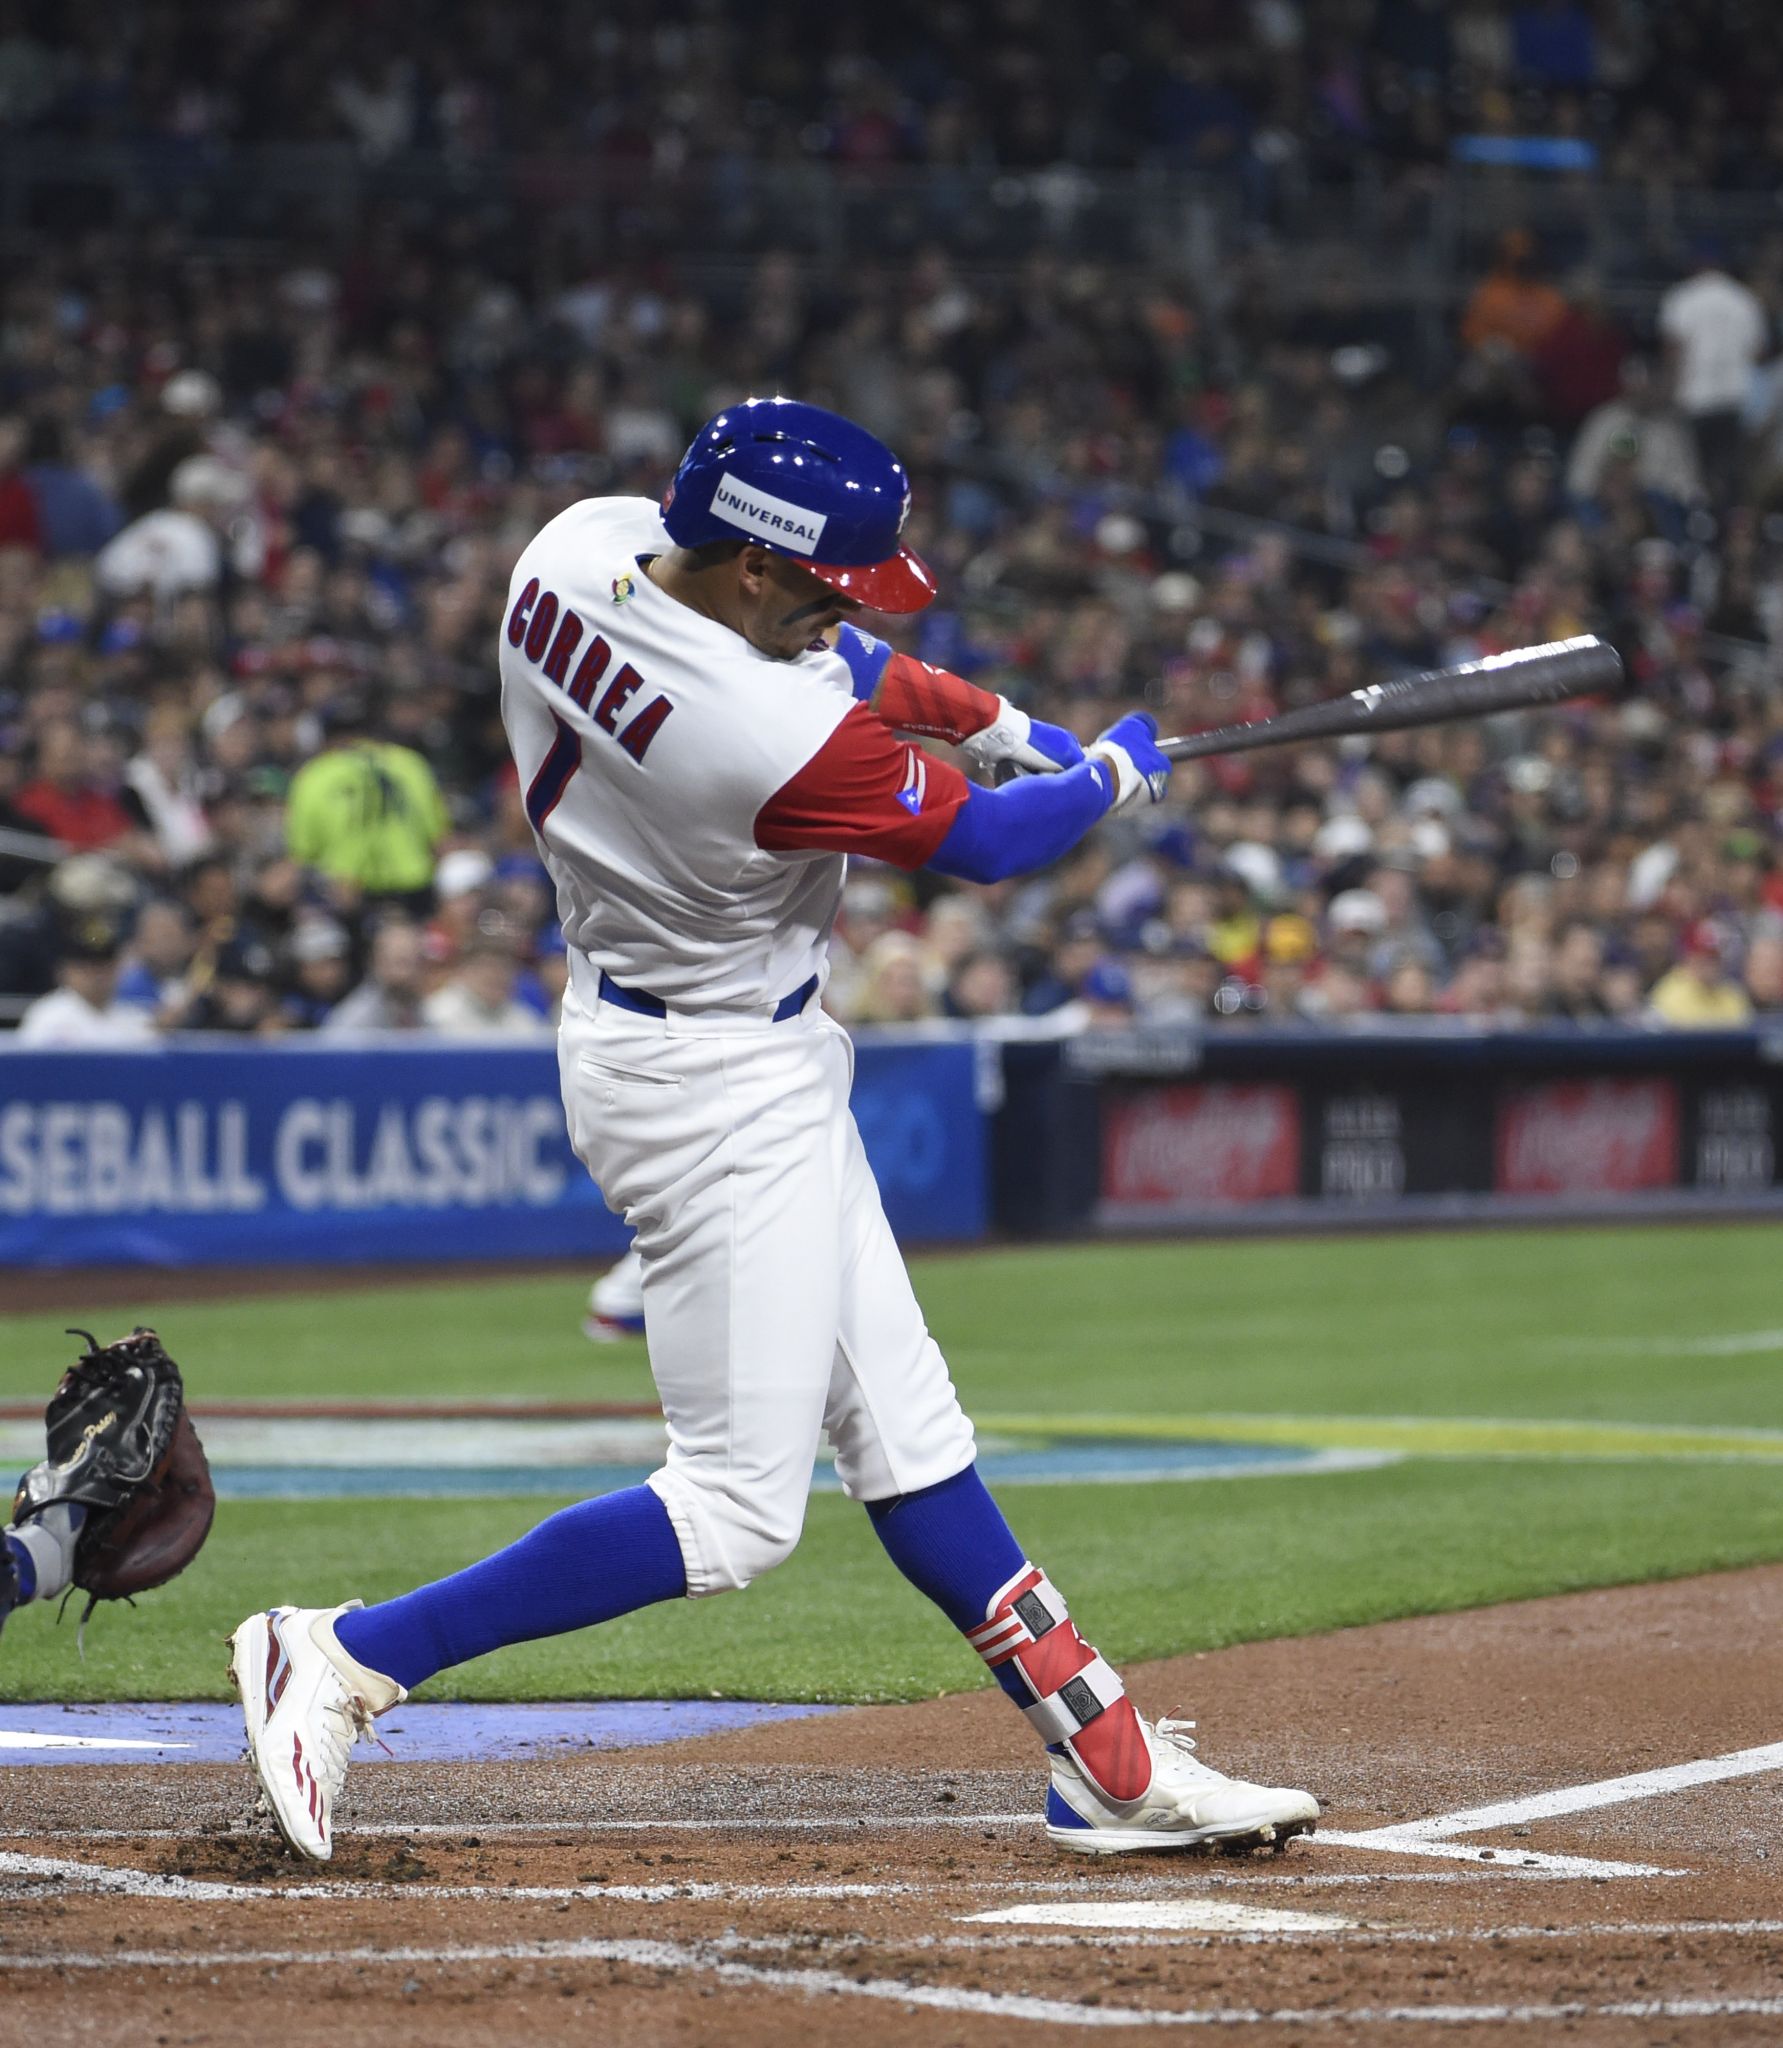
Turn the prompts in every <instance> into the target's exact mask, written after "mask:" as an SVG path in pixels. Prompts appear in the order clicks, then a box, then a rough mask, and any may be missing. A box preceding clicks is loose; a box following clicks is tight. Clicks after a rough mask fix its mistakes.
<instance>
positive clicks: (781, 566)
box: [739, 548, 861, 661]
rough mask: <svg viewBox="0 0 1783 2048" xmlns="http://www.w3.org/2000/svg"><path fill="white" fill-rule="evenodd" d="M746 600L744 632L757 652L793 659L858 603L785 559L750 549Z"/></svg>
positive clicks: (743, 567)
mask: <svg viewBox="0 0 1783 2048" xmlns="http://www.w3.org/2000/svg"><path fill="white" fill-rule="evenodd" d="M739 580H740V583H741V588H742V597H743V618H742V621H741V627H742V633H743V637H744V639H745V640H747V641H748V642H749V644H750V646H751V647H753V648H755V649H756V651H757V652H758V653H761V654H767V655H772V656H773V658H774V659H775V660H776V661H791V660H792V658H793V657H794V656H795V655H798V654H803V653H804V651H805V649H806V648H807V647H809V646H811V645H812V643H813V642H814V641H817V640H819V639H821V638H822V636H823V635H824V634H825V633H827V632H828V631H829V630H830V628H831V627H832V626H835V625H838V624H839V623H840V622H841V621H842V620H843V619H845V618H847V617H848V616H849V615H850V614H851V613H853V612H858V611H859V610H860V609H861V605H860V602H859V600H858V599H856V598H852V597H844V596H843V594H842V593H841V591H839V590H832V589H831V588H830V586H829V585H828V584H827V583H826V582H824V580H823V578H822V577H821V576H813V575H812V573H811V571H810V570H809V569H804V568H801V567H800V566H799V564H798V563H797V562H794V561H790V560H788V558H787V557H786V556H785V555H776V554H774V553H772V552H771V551H770V550H769V549H767V548H747V549H745V550H744V552H743V554H742V556H741V557H740V561H739Z"/></svg>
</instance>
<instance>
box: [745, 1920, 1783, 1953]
mask: <svg viewBox="0 0 1783 2048" xmlns="http://www.w3.org/2000/svg"><path fill="white" fill-rule="evenodd" d="M978 1917H981V1916H977V1915H975V1916H974V1918H978ZM1042 1924H1044V1923H1042ZM1309 1931H1311V1930H1309ZM1328 1931H1329V1933H1330V1936H1331V1938H1332V1939H1334V1940H1341V1941H1342V1942H1343V1944H1344V1946H1345V1947H1346V1948H1372V1947H1374V1946H1375V1945H1376V1944H1377V1943H1379V1944H1387V1945H1395V1944H1403V1943H1410V1944H1411V1945H1413V1946H1415V1947H1420V1948H1446V1947H1449V1946H1451V1945H1455V1944H1459V1943H1462V1942H1469V1941H1492V1942H1499V1941H1536V1942H1565V1941H1642V1940H1647V1941H1685V1940H1689V1939H1690V1938H1691V1937H1692V1936H1702V1937H1703V1938H1705V1939H1707V1938H1710V1937H1712V1938H1713V1939H1715V1940H1717V1941H1723V1940H1755V1939H1757V1938H1759V1937H1761V1936H1771V1935H1777V1934H1783V1920H1585V1921H1579V1922H1577V1923H1575V1924H1573V1925H1571V1926H1558V1925H1556V1926H1551V1927H1382V1926H1379V1925H1377V1924H1374V1923H1371V1922H1363V1923H1361V1924H1358V1925H1352V1926H1350V1927H1347V1928H1335V1929H1331V1930H1328ZM849 1938H850V1939H858V1940H859V1941H860V1942H861V1943H862V1944H863V1945H866V1944H867V1943H869V1941H871V1943H872V1945H873V1946H875V1947H878V1948H896V1949H899V1950H903V1949H906V1948H911V1947H923V1948H957V1949H965V1950H977V1949H992V1950H995V1949H1005V1948H1011V1949H1014V1948H1059V1949H1082V1948H1086V1947H1089V1948H1228V1947H1231V1946H1233V1945H1234V1944H1236V1945H1237V1946H1239V1947H1241V1948H1245V1947H1249V1948H1265V1947H1269V1946H1272V1945H1279V1944H1280V1942H1281V1941H1282V1940H1283V1939H1284V1938H1289V1939H1291V1938H1292V1937H1291V1936H1286V1937H1285V1931H1276V1932H1269V1931H1266V1930H1257V1929H1244V1930H1238V1929H1234V1930H1233V1931H1232V1932H1231V1933H1229V1934H1227V1933H1214V1932H1207V1931H1202V1930H1183V1931H1180V1932H1179V1931H1177V1930H1174V1929H1166V1928H1159V1929H1156V1930H1145V1931H1128V1930H1122V1929H1117V1928H1108V1929H1103V1928H1100V1927H1098V1928H1097V1929H1096V1930H1095V1931H1094V1933H1093V1934H1089V1935H1086V1934H944V1935H937V1936H931V1937H927V1938H919V1939H918V1940H915V1941H912V1940H906V1939H891V1940H888V1939H887V1938H885V1937H883V1936H880V1937H878V1938H876V1939H875V1938H872V1937H869V1936H866V1935H861V1936H859V1937H849ZM1320 1938H1321V1939H1323V1938H1324V1937H1323V1935H1321V1936H1320ZM828 1939H829V1940H830V1941H831V1942H832V1943H833V1942H834V1940H835V1939H836V1937H828ZM752 1940H756V1941H759V1942H760V1944H761V1946H763V1947H764V1948H766V1947H772V1946H776V1945H778V1946H781V1947H784V1946H785V1944H784V1942H782V1943H779V1944H775V1943H773V1942H772V1941H771V1940H768V1939H765V1938H763V1937H759V1936H757V1937H752Z"/></svg>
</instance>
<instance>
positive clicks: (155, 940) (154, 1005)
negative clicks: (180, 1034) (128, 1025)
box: [117, 896, 193, 1020]
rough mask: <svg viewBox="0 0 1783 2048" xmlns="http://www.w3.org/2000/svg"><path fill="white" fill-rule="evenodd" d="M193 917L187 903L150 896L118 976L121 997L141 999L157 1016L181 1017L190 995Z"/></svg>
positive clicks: (127, 1000)
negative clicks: (188, 978)
mask: <svg viewBox="0 0 1783 2048" xmlns="http://www.w3.org/2000/svg"><path fill="white" fill-rule="evenodd" d="M192 944H193V941H192V921H191V919H190V918H189V917H188V916H187V914H186V910H185V907H184V905H183V904H180V903H177V902H174V901H173V900H172V899H171V898H169V897H164V896H153V897H150V899H149V900H148V902H147V903H145V904H144V905H143V906H142V908H141V910H139V911H138V912H137V914H136V928H135V930H134V931H132V932H131V934H130V946H129V951H128V953H127V954H126V956H125V960H124V964H123V968H122V971H121V972H120V974H119V976H118V989H117V994H118V1000H119V1002H122V1003H138V1004H140V1005H141V1006H142V1007H143V1008H144V1009H145V1010H148V1011H149V1012H150V1013H151V1014H153V1015H155V1016H157V1017H163V1016H164V1017H167V1018H168V1019H170V1020H171V1019H174V1018H177V1017H178V1016H179V1015H180V1013H181V1011H182V1010H183V1008H184V1004H185V998H186V984H185V979H184V977H185V972H186V968H187V967H188V965H189V964H190V963H191V959H192Z"/></svg>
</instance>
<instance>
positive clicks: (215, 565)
mask: <svg viewBox="0 0 1783 2048" xmlns="http://www.w3.org/2000/svg"><path fill="white" fill-rule="evenodd" d="M169 488H170V490H171V492H172V496H173V502H172V504H171V505H164V506H160V507H158V508H157V509H156V510H155V511H152V512H145V513H143V514H142V516H141V517H140V518H139V519H133V520H132V521H131V522H130V524H129V525H128V526H126V527H125V528H124V530H123V532H122V533H120V534H119V535H118V536H117V538H116V539H115V540H110V541H108V542H107V543H106V544H105V546H104V547H102V548H101V549H100V550H99V553H98V556H97V558H96V559H95V561H94V563H93V574H94V575H95V577H97V579H98V581H99V585H100V587H101V588H102V589H103V590H105V591H108V592H109V593H110V594H111V595H112V596H114V597H123V598H128V597H138V596H143V595H147V596H149V597H152V598H154V599H155V600H156V601H157V602H158V603H161V604H171V603H172V602H173V601H174V600H175V599H177V598H181V597H186V596H188V595H191V594H192V593H194V592H197V593H203V592H206V591H211V590H215V589H216V587H217V585H218V584H219V583H220V582H221V581H222V579H223V573H224V569H225V567H226V566H228V565H229V562H230V557H229V556H228V555H226V553H225V551H224V547H223V536H224V534H225V533H226V532H227V530H228V527H229V523H230V521H231V519H232V518H233V517H234V516H235V515H236V514H237V513H239V512H240V511H241V509H242V507H243V506H244V505H245V503H246V502H247V491H248V487H247V483H246V480H245V479H244V478H242V477H240V476H238V475H237V474H236V473H235V472H234V471H233V470H231V469H228V468H226V467H225V466H224V465H223V464H222V463H221V462H219V461H217V459H216V458H215V457H214V456H210V455H192V456H189V457H188V458H187V459H186V460H185V461H184V462H182V463H181V464H180V466H179V468H178V469H176V470H175V471H174V473H173V477H172V480H171V483H170V486H169Z"/></svg>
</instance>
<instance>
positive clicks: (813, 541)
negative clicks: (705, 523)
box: [712, 476, 829, 555]
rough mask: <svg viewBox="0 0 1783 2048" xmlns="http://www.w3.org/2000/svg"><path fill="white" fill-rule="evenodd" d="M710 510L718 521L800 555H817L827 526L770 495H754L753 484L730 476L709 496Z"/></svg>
mask: <svg viewBox="0 0 1783 2048" xmlns="http://www.w3.org/2000/svg"><path fill="white" fill-rule="evenodd" d="M712 510H713V512H714V514H715V515H716V516H717V517H718V518H720V519H723V520H725V521H726V522H727V523H728V524H730V525H732V526H740V527H741V528H742V529H743V531H744V532H745V533H752V534H754V535H755V537H756V539H757V540H771V541H773V542H774V544H775V545H776V546H777V547H783V548H791V549H792V550H793V552H794V553H795V554H800V555H815V554H816V553H817V543H818V542H819V541H820V540H822V538H823V530H824V528H825V526H826V525H828V523H829V522H828V520H827V519H825V518H823V517H822V516H821V515H820V514H818V513H816V512H807V511H806V510H805V508H804V506H803V505H795V504H793V503H792V501H791V500H790V499H787V498H777V497H775V495H774V494H773V492H772V491H758V490H757V489H756V488H755V486H754V485H753V484H746V483H744V482H743V481H742V479H741V478H740V477H734V476H725V477H720V478H719V480H718V488H717V490H715V491H714V492H713V493H712Z"/></svg>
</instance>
